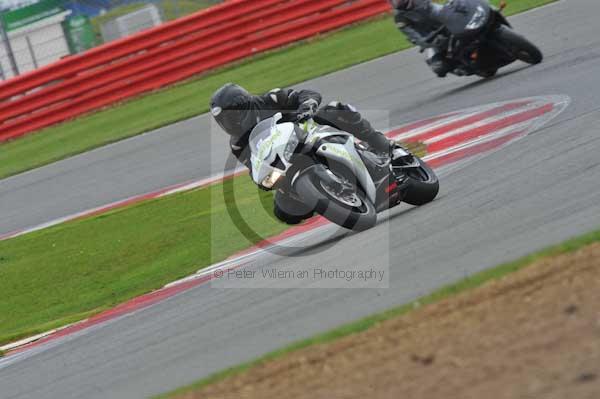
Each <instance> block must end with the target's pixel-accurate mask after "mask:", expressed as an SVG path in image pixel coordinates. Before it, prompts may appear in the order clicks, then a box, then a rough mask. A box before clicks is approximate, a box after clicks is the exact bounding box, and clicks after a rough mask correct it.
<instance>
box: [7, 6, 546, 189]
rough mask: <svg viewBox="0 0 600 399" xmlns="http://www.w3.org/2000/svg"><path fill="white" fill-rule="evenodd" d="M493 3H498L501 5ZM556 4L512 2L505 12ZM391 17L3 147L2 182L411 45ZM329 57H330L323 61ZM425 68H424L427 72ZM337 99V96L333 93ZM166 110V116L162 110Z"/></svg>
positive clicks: (246, 63)
mask: <svg viewBox="0 0 600 399" xmlns="http://www.w3.org/2000/svg"><path fill="white" fill-rule="evenodd" d="M498 1H499V0H494V1H493V3H496V4H497V3H498ZM552 1H554V0H512V1H510V2H509V6H508V8H507V9H506V13H507V14H514V13H518V12H521V11H524V10H527V9H530V8H532V7H536V6H540V5H543V4H547V3H550V2H552ZM409 45H410V44H409V43H408V41H406V39H405V38H404V37H403V36H402V35H401V34H400V33H398V31H397V30H396V28H395V26H394V24H393V23H392V21H391V17H389V16H386V17H383V18H379V19H376V20H373V21H369V22H366V23H362V24H359V25H356V26H351V27H348V28H345V29H343V30H341V31H338V32H335V33H332V34H328V35H325V36H323V37H320V38H315V39H312V40H310V41H308V42H302V43H298V44H295V45H293V46H290V47H287V48H284V49H280V50H277V51H274V52H271V53H267V54H262V55H259V56H256V57H254V58H252V59H248V60H246V61H244V62H242V63H240V64H237V65H233V66H230V67H227V68H224V69H221V70H218V71H215V72H213V73H210V74H206V75H203V76H200V77H198V78H196V79H193V80H190V81H187V82H184V83H181V84H178V85H175V86H172V87H169V88H167V89H163V90H160V91H157V92H154V93H151V94H148V95H144V96H141V97H138V98H136V99H133V100H131V101H128V102H125V103H123V104H119V105H116V106H114V107H111V108H107V109H105V110H102V111H99V112H96V113H92V114H89V115H85V116H82V117H80V118H77V119H75V120H72V121H69V122H66V123H63V124H59V125H56V126H52V127H50V128H47V129H44V130H42V131H40V132H39V133H40V134H31V135H27V136H25V137H22V138H19V139H17V140H14V141H11V142H7V143H4V144H2V145H0V178H3V177H7V176H11V175H14V174H17V173H20V172H23V171H26V170H29V169H32V168H35V167H38V166H42V165H46V164H49V163H51V162H54V161H57V160H60V159H64V158H66V157H69V156H72V155H75V154H78V153H81V152H84V151H87V150H90V149H93V148H96V147H99V146H102V145H105V144H108V143H111V142H115V141H118V140H122V139H124V138H127V137H131V136H134V135H137V134H140V133H142V132H146V131H148V130H152V129H155V128H158V127H161V126H164V125H168V124H171V123H174V122H176V121H179V120H183V119H187V118H190V117H192V116H195V115H199V114H202V113H204V112H206V111H207V110H208V99H209V98H210V95H211V94H212V93H213V92H214V91H215V90H216V89H217V88H218V87H220V86H221V85H223V84H224V83H226V82H230V81H235V82H238V83H240V84H243V85H244V86H245V87H247V88H248V89H249V90H251V91H253V92H257V93H260V92H265V91H268V90H269V89H271V88H273V87H283V86H289V85H293V84H295V83H298V82H302V81H305V80H307V79H311V78H314V77H317V76H321V75H324V74H327V73H331V72H334V71H337V70H340V69H343V68H346V67H349V66H351V65H355V64H358V63H361V62H365V61H368V60H371V59H374V58H377V57H381V56H383V55H386V54H390V53H393V52H396V51H399V50H402V49H405V48H407V47H409ZM324 54H326V55H327V56H323V55H324ZM424 68H425V66H424ZM331 95H335V93H331ZM156 110H160V112H156Z"/></svg>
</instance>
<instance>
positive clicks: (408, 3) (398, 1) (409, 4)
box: [391, 0, 414, 10]
mask: <svg viewBox="0 0 600 399" xmlns="http://www.w3.org/2000/svg"><path fill="white" fill-rule="evenodd" d="M391 3H392V7H393V8H395V9H396V10H412V9H413V7H414V4H413V0H391Z"/></svg>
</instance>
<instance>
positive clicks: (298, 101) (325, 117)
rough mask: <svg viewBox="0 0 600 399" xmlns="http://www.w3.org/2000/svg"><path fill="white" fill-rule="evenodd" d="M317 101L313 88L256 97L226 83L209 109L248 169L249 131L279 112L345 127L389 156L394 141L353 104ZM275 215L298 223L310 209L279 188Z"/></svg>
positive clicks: (270, 93) (377, 150)
mask: <svg viewBox="0 0 600 399" xmlns="http://www.w3.org/2000/svg"><path fill="white" fill-rule="evenodd" d="M320 104H321V95H320V94H319V93H317V92H315V91H312V90H293V89H273V90H271V91H269V92H268V93H266V94H264V95H261V96H257V95H252V94H250V93H248V92H247V91H246V90H245V89H244V88H243V87H241V86H239V85H236V84H233V83H227V84H225V85H224V86H222V87H221V88H220V89H218V90H217V91H216V92H215V93H214V94H213V96H212V98H211V101H210V109H211V113H212V115H213V117H214V118H215V120H216V122H217V123H218V124H219V126H221V128H222V129H223V130H224V131H225V132H226V133H227V134H229V135H230V136H231V138H230V147H231V152H232V153H233V155H235V157H236V158H237V159H238V160H239V161H240V162H241V163H242V164H244V165H245V166H246V167H248V168H249V169H250V168H251V165H250V151H249V149H248V139H249V136H250V132H251V131H252V129H253V128H254V126H256V124H257V123H258V122H260V121H262V120H265V119H267V118H270V117H272V116H273V115H275V114H276V113H278V112H281V113H282V114H283V116H284V120H289V121H305V120H308V119H310V118H313V120H314V121H315V122H316V123H318V124H321V125H329V126H333V127H336V128H338V129H340V130H344V131H346V132H348V133H351V134H353V135H354V136H356V137H357V138H358V139H360V140H362V141H364V142H366V143H367V144H368V145H369V149H370V150H371V151H372V152H374V153H376V154H378V155H379V156H380V157H382V158H386V159H389V157H390V153H391V151H392V150H393V143H392V142H390V141H389V140H388V139H387V138H386V137H385V136H384V135H383V134H382V133H381V132H378V131H376V130H375V129H373V127H372V126H371V124H370V123H369V121H367V120H366V119H364V118H363V117H362V116H361V115H360V113H359V112H358V111H357V110H356V109H355V108H354V107H352V106H351V105H348V104H343V103H341V102H339V101H334V102H331V103H329V104H327V105H326V106H324V107H321V108H319V106H320ZM275 215H276V216H277V217H278V218H279V219H280V220H282V221H283V222H286V223H288V224H297V223H300V222H301V221H302V220H304V219H307V218H308V217H310V216H312V209H309V208H308V207H307V206H306V205H304V204H302V203H300V202H299V201H296V200H295V199H293V198H290V197H289V196H287V195H284V194H282V193H281V192H279V191H278V192H276V193H275Z"/></svg>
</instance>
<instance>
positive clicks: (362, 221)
mask: <svg viewBox="0 0 600 399" xmlns="http://www.w3.org/2000/svg"><path fill="white" fill-rule="evenodd" d="M326 173H331V172H328V171H326V170H325V168H324V167H323V168H320V169H319V170H318V171H317V170H316V169H314V168H313V169H311V170H308V171H306V172H305V173H303V174H302V175H301V176H299V177H298V179H297V180H296V182H295V184H294V189H295V191H296V193H297V194H298V196H299V197H300V198H302V200H303V202H304V203H305V204H307V205H310V206H312V207H313V208H314V210H315V212H317V213H318V214H320V215H322V216H324V217H325V218H326V219H328V220H330V221H331V222H333V223H335V224H337V225H339V226H342V227H345V228H347V229H351V230H354V231H364V230H367V229H370V228H371V227H373V226H375V224H376V223H377V211H376V209H375V206H374V205H373V203H372V202H371V201H370V200H369V199H368V198H367V196H366V194H365V193H364V192H363V191H362V190H361V189H360V188H359V187H356V185H352V184H351V183H349V182H348V181H346V182H345V183H344V184H346V185H348V184H349V185H350V186H352V187H351V188H346V189H344V190H340V187H341V186H339V185H338V184H337V180H332V179H331V176H328V175H327V174H326ZM335 179H343V176H336V177H335ZM350 186H348V187H350Z"/></svg>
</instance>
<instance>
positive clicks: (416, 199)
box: [402, 155, 440, 206]
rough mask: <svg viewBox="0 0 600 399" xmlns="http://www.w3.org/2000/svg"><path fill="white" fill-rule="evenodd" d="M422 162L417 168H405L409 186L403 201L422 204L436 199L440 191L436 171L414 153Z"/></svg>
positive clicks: (405, 190) (417, 204) (416, 158)
mask: <svg viewBox="0 0 600 399" xmlns="http://www.w3.org/2000/svg"><path fill="white" fill-rule="evenodd" d="M413 157H414V158H415V160H417V161H418V162H419V164H420V166H419V167H417V168H407V169H405V172H404V173H406V175H407V176H408V177H407V179H406V183H407V187H406V189H404V193H403V198H402V202H406V203H407V204H410V205H415V206H421V205H425V204H427V203H429V202H431V201H433V200H434V199H435V197H437V195H438V193H439V191H440V182H439V180H438V177H437V175H436V174H435V172H434V171H433V170H432V169H431V168H430V167H429V165H427V163H426V162H424V161H423V160H421V158H419V157H417V156H416V155H413Z"/></svg>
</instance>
